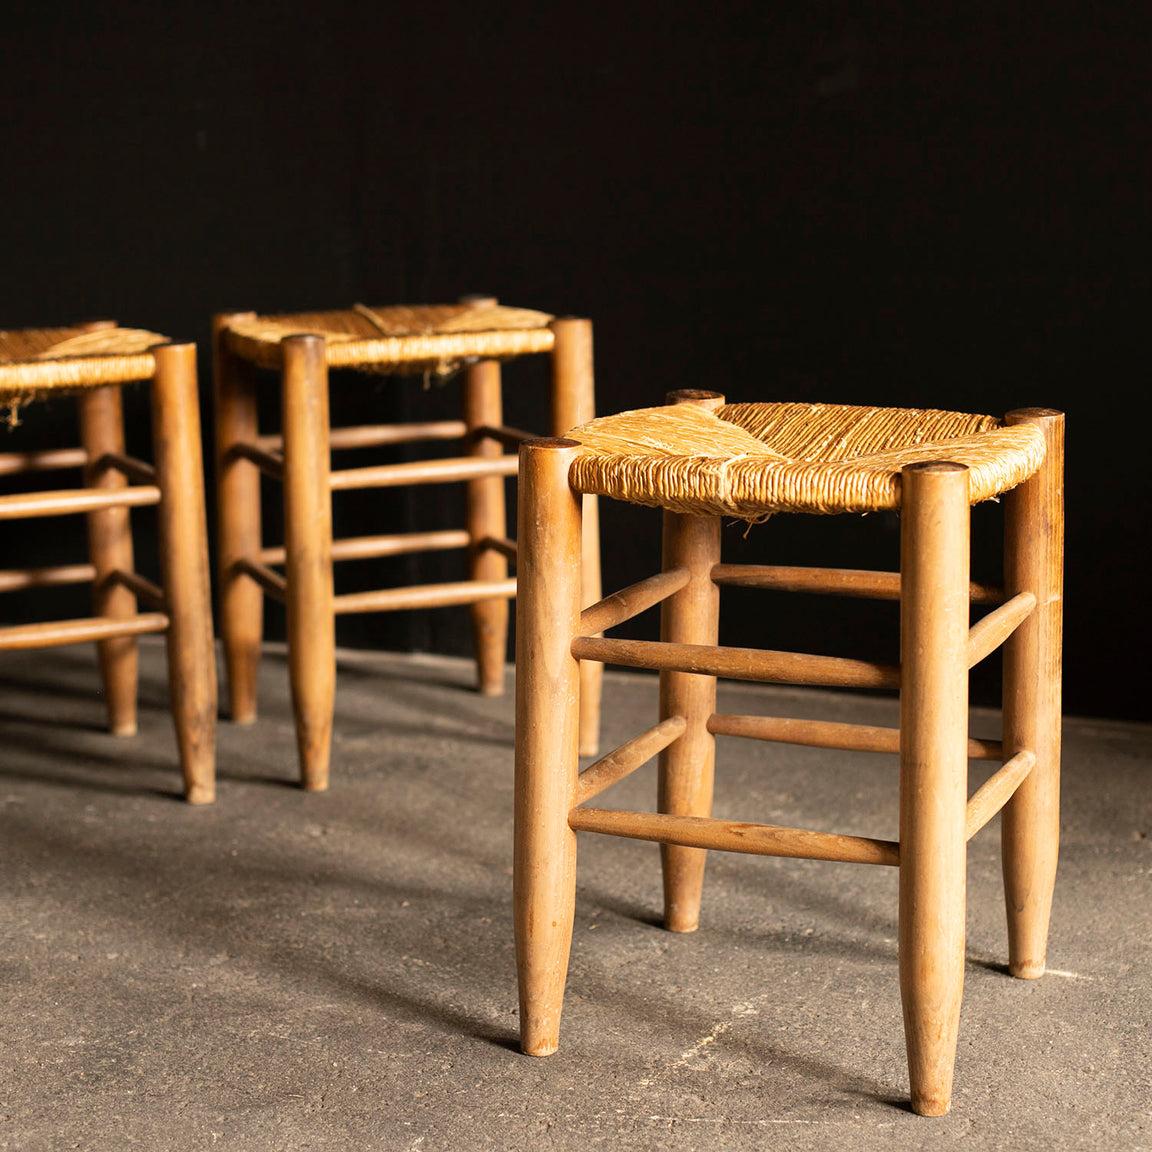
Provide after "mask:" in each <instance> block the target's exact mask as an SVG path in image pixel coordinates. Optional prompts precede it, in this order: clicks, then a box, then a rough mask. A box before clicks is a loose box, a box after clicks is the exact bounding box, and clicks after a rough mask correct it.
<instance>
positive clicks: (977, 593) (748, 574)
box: [712, 564, 1004, 604]
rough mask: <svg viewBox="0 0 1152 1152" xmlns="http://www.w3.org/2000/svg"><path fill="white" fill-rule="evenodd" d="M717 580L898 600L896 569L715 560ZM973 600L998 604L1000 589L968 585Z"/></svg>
mask: <svg viewBox="0 0 1152 1152" xmlns="http://www.w3.org/2000/svg"><path fill="white" fill-rule="evenodd" d="M712 579H713V580H715V581H716V583H717V584H725V585H731V586H733V587H739V588H774V589H776V590H777V591H779V592H808V593H811V594H813V595H819V596H850V597H863V598H865V599H869V600H899V599H900V573H899V572H871V571H866V570H863V569H857V568H794V567H788V566H783V565H776V564H717V565H716V567H715V569H714V570H713V572H712ZM969 598H970V599H971V601H972V603H973V604H999V603H1000V602H1001V601H1002V600H1003V599H1004V591H1003V589H1002V588H997V587H996V586H995V585H992V584H977V583H975V582H973V583H971V584H970V585H969Z"/></svg>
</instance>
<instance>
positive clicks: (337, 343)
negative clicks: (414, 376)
mask: <svg viewBox="0 0 1152 1152" xmlns="http://www.w3.org/2000/svg"><path fill="white" fill-rule="evenodd" d="M551 320H552V317H551V316H549V315H548V314H547V313H544V312H534V311H531V310H530V309H527V308H505V307H502V306H500V305H496V304H487V303H482V304H467V303H465V304H436V305H431V304H429V305H417V306H408V305H399V306H392V307H387V308H369V307H366V306H365V305H363V304H357V305H354V306H353V307H352V308H348V309H344V310H341V311H336V312H297V313H293V314H290V315H278V316H234V317H232V318H231V319H230V320H229V322H228V327H227V337H226V338H227V341H228V346H229V348H230V349H231V350H232V351H233V352H234V353H235V354H236V355H237V356H241V357H243V358H244V359H245V360H250V361H251V362H253V363H255V364H258V365H260V366H261V367H263V368H278V367H279V366H280V362H281V357H280V342H281V341H282V340H283V339H284V338H285V337H286V336H298V335H318V336H323V337H324V338H325V346H326V355H327V359H328V365H329V367H331V368H356V369H360V370H361V371H367V372H387V373H409V372H432V373H434V374H436V375H448V374H450V373H451V372H454V371H455V370H456V369H457V368H458V367H459V366H460V364H461V363H463V362H466V361H472V360H477V359H483V360H502V359H506V358H508V357H512V356H524V355H529V354H532V353H538V352H548V351H551V349H552V344H553V333H552V329H551V328H550V327H549V326H548V325H549V323H550V321H551Z"/></svg>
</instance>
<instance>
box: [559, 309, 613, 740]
mask: <svg viewBox="0 0 1152 1152" xmlns="http://www.w3.org/2000/svg"><path fill="white" fill-rule="evenodd" d="M552 331H553V332H554V333H555V336H556V343H555V345H554V347H553V351H552V434H553V435H554V436H564V435H565V434H566V433H568V432H569V431H571V430H572V429H573V428H575V427H576V426H577V425H578V424H586V423H587V422H588V421H589V420H591V419H593V418H594V417H595V415H596V378H595V374H594V372H593V359H592V321H591V320H583V319H578V318H574V317H564V318H562V319H559V320H554V321H553V322H552ZM583 501H584V538H583V541H582V544H581V554H580V566H581V571H582V573H583V585H582V593H581V604H582V606H583V607H584V608H587V607H588V605H589V604H595V603H596V601H597V600H599V599H600V596H601V592H600V508H599V503H598V502H597V499H596V497H595V496H585V497H583ZM603 680H604V665H603V664H599V663H597V662H596V661H594V660H585V661H583V662H582V663H581V665H580V755H581V756H594V755H596V753H597V751H598V750H599V747H600V697H601V694H602V691H603Z"/></svg>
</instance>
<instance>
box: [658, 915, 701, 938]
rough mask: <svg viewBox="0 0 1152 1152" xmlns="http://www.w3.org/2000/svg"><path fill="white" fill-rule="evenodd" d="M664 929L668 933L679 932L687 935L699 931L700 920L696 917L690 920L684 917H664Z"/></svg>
mask: <svg viewBox="0 0 1152 1152" xmlns="http://www.w3.org/2000/svg"><path fill="white" fill-rule="evenodd" d="M664 927H665V928H666V929H667V930H668V931H669V932H680V933H683V934H687V933H689V932H695V931H697V929H699V927H700V918H699V917H698V916H697V917H694V918H692V919H689V918H688V917H686V916H665V917H664Z"/></svg>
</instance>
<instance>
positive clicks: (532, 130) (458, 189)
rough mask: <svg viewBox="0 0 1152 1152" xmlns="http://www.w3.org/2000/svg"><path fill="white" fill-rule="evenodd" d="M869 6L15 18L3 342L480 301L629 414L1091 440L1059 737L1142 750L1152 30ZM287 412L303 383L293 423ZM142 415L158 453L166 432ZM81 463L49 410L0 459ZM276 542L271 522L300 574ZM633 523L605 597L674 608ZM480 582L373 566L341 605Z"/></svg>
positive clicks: (841, 534) (81, 12)
mask: <svg viewBox="0 0 1152 1152" xmlns="http://www.w3.org/2000/svg"><path fill="white" fill-rule="evenodd" d="M857 7H860V8H863V7H865V6H855V5H852V6H849V5H836V4H818V3H817V4H807V5H785V4H766V3H763V2H761V3H748V4H739V3H719V4H709V5H681V4H663V5H647V4H642V5H628V4H616V5H614V6H600V5H596V4H579V5H565V6H563V7H561V6H559V5H547V4H545V5H529V4H525V3H518V4H506V5H501V4H495V5H484V6H478V5H475V6H466V5H463V4H459V5H457V4H439V3H423V4H419V5H413V4H408V5H405V6H390V5H379V4H376V5H367V4H352V3H329V4H327V5H325V6H323V7H320V6H317V5H307V6H305V5H302V4H292V3H286V4H276V5H272V4H243V5H240V4H229V5H222V4H211V3H197V4H190V3H184V2H179V3H170V4H156V3H148V4H130V3H119V4H117V3H112V4H105V5H87V6H79V5H59V4H51V3H47V2H41V3H35V4H32V3H15V4H13V3H8V4H6V5H5V9H4V11H5V17H4V24H3V30H2V31H3V36H2V39H0V53H2V61H3V66H2V67H0V110H2V115H3V122H2V127H0V188H2V192H3V212H2V213H0V253H2V254H3V257H2V258H3V273H4V274H3V277H2V278H0V325H3V326H5V327H19V326H32V325H55V324H60V323H66V322H71V321H74V320H79V319H87V318H92V317H97V316H112V317H115V318H117V319H119V320H120V321H121V322H122V323H124V324H127V325H131V326H138V327H147V328H153V329H155V330H157V331H160V332H164V333H167V334H169V335H172V336H175V337H178V338H186V339H187V338H190V339H195V340H197V341H198V342H200V343H201V345H202V347H204V348H206V343H207V335H208V327H209V316H210V314H211V313H212V312H214V311H219V310H228V309H254V310H258V311H275V310H289V309H298V308H300V309H304V308H308V309H310V308H332V307H342V306H346V305H349V304H351V303H352V302H354V301H363V302H366V303H372V304H387V303H397V302H423V301H446V300H453V299H455V298H456V297H458V296H459V295H461V294H463V293H468V292H483V293H491V294H494V295H497V296H499V297H500V299H502V300H503V301H505V302H506V303H509V304H515V305H521V306H526V307H536V308H541V309H544V310H547V311H553V312H558V313H576V314H585V315H589V316H591V317H592V318H593V319H594V320H595V322H596V326H597V327H596V338H597V371H598V389H599V408H600V410H601V411H602V412H608V411H613V410H620V409H623V408H627V407H637V406H643V405H646V404H651V403H656V402H659V400H660V399H661V397H662V396H663V394H664V392H665V391H667V390H668V389H670V388H678V387H702V388H712V389H716V390H719V391H723V392H725V393H726V394H727V395H728V396H729V398H731V399H734V400H760V399H780V400H783V399H789V400H793V399H803V400H807V399H819V400H829V401H844V402H857V403H875V404H909V405H920V406H936V407H948V408H960V409H969V410H974V411H988V412H994V413H999V412H1003V411H1006V410H1008V409H1011V408H1014V407H1020V406H1025V405H1043V406H1049V407H1058V408H1062V409H1064V410H1065V411H1066V412H1067V413H1068V453H1069V455H1068V486H1067V490H1068V554H1067V555H1068V559H1067V634H1066V661H1065V668H1066V707H1067V710H1068V711H1069V712H1073V713H1080V714H1096V715H1103V716H1120V717H1132V718H1138V719H1145V718H1147V716H1148V711H1147V706H1146V674H1145V659H1146V657H1145V654H1146V653H1147V651H1148V650H1149V647H1150V644H1152V635H1150V626H1149V615H1148V613H1147V611H1146V590H1147V584H1148V577H1147V573H1148V569H1149V542H1148V529H1149V518H1148V515H1147V511H1146V510H1147V508H1148V501H1149V496H1150V486H1149V474H1150V469H1149V465H1148V452H1147V443H1148V423H1149V415H1148V407H1149V405H1148V401H1147V398H1146V397H1147V385H1146V379H1147V370H1146V365H1145V357H1144V337H1143V336H1142V335H1141V333H1142V332H1144V331H1146V328H1147V321H1148V311H1149V308H1148V306H1149V301H1150V293H1149V290H1148V289H1149V283H1148V281H1149V270H1148V269H1149V264H1148V258H1149V251H1150V250H1149V245H1148V240H1149V219H1148V212H1147V202H1148V195H1149V179H1148V177H1149V158H1148V157H1149V147H1148V143H1149V141H1148V132H1147V128H1148V116H1147V113H1148V101H1147V88H1148V59H1149V57H1148V47H1149V41H1148V35H1147V32H1148V29H1147V27H1146V25H1145V22H1144V21H1143V20H1141V21H1140V22H1139V23H1137V21H1136V18H1135V14H1136V13H1137V12H1138V10H1139V8H1138V6H1135V5H1133V6H1130V7H1129V8H1128V9H1127V11H1128V12H1129V13H1130V14H1131V18H1130V19H1129V18H1127V17H1125V16H1124V14H1123V13H1124V11H1125V8H1124V6H1118V7H1116V8H1111V7H1106V8H1103V9H1101V8H1096V9H1089V8H1086V9H1085V11H1084V12H1083V13H1082V14H1080V15H1076V14H1073V13H1070V12H1060V11H1058V10H1057V9H1055V8H1053V7H1052V6H1045V7H1043V8H1042V9H1039V10H1038V11H1037V12H1029V11H1026V10H1025V8H1024V7H1023V6H1017V5H1001V6H998V7H990V8H989V9H986V10H983V11H978V10H977V9H976V8H973V7H966V8H964V9H963V15H962V16H959V17H953V16H950V15H947V14H945V13H943V12H942V11H940V10H939V9H934V8H933V6H927V5H924V6H908V8H907V10H901V9H897V8H892V7H886V6H883V5H881V6H879V7H875V6H872V7H870V8H869V10H868V12H867V13H866V14H860V13H858V12H857V13H855V14H850V13H853V12H855V9H857ZM201 370H202V374H203V375H202V380H203V384H204V392H205V395H207V393H208V387H207V385H208V380H209V375H208V363H207V360H206V358H204V357H202V361H201ZM506 381H507V385H508V387H507V409H508V413H507V415H508V421H509V423H513V424H517V425H521V426H529V427H533V426H534V427H544V426H545V424H546V418H545V411H546V408H545V395H546V389H545V384H546V375H545V367H544V365H543V363H535V364H532V363H528V362H522V363H518V364H514V365H511V366H509V368H508V369H507V370H506ZM457 395H458V390H457V387H456V386H455V385H453V384H449V385H447V386H446V387H445V388H444V389H440V390H433V391H428V392H425V391H423V390H422V389H421V387H420V384H419V383H418V382H413V381H411V380H408V381H395V380H375V379H370V378H366V377H362V376H355V375H353V376H344V377H336V378H335V379H334V389H333V407H334V419H336V420H343V421H345V422H347V421H352V420H369V419H370V420H373V421H376V420H381V421H383V420H390V419H404V418H415V417H416V416H417V415H418V414H419V415H424V414H429V415H431V414H433V413H438V412H444V413H448V412H451V411H452V410H453V408H454V405H455V402H456V397H457ZM274 398H275V389H274V388H273V387H272V386H271V382H270V386H269V389H268V400H269V405H268V416H269V420H270V421H271V420H272V419H273V418H274V405H273V403H272V401H273V400H274ZM129 412H130V416H131V418H132V431H131V438H132V441H133V443H134V444H135V446H136V447H137V449H138V450H139V451H141V452H144V451H145V450H146V442H147V406H146V403H145V402H144V397H143V396H142V395H136V396H134V397H133V398H132V400H131V401H130V404H129ZM205 417H206V420H207V419H209V418H210V412H208V411H207V410H206V411H205ZM74 429H75V416H74V405H73V404H71V403H70V402H68V401H66V400H57V401H55V402H53V403H51V404H49V405H45V406H40V407H38V408H34V409H32V410H30V411H29V412H28V413H27V414H26V415H25V424H24V426H23V427H22V428H20V429H19V430H17V431H15V432H13V433H12V435H11V436H10V437H8V436H6V435H5V434H3V433H0V439H7V440H9V442H10V444H11V446H12V448H13V449H15V448H17V447H18V446H20V447H23V446H31V445H32V444H40V443H47V442H50V441H61V440H74ZM362 458H363V462H365V463H368V462H370V461H371V459H372V458H373V457H372V454H371V453H368V454H364V455H363V457H362ZM269 495H270V496H271V495H272V494H271V493H269ZM336 499H337V506H336V518H337V530H338V534H342V535H348V534H360V533H364V534H366V533H371V532H378V531H387V530H392V529H394V530H411V529H413V528H415V527H433V526H436V525H449V524H459V523H460V522H461V521H460V509H461V494H460V492H459V491H457V490H456V489H449V488H423V489H419V490H416V491H415V492H413V493H408V494H405V493H396V492H368V493H359V494H348V495H345V496H338V497H337V498H336ZM137 519H138V520H139V521H140V525H141V531H140V533H139V535H138V542H139V551H140V554H141V563H140V567H141V568H142V570H145V571H149V570H152V571H154V564H153V562H152V552H153V551H154V523H153V521H152V520H151V519H150V518H149V516H148V514H146V513H145V514H137ZM278 520H279V517H278V516H277V515H276V514H275V507H274V505H273V506H272V507H271V510H270V512H269V515H268V517H267V523H268V534H269V538H270V539H271V538H272V537H274V536H275V534H276V532H277V530H278ZM604 521H605V523H604V545H605V549H604V555H605V575H606V583H607V585H608V586H618V585H622V584H625V583H628V582H630V581H632V580H634V579H638V578H639V577H641V576H643V575H646V574H648V573H649V572H650V571H652V570H653V569H654V567H655V565H656V563H657V562H658V556H659V546H658V540H657V533H658V523H657V521H658V517H656V516H655V515H653V514H650V513H648V512H644V511H641V510H636V509H630V508H625V507H622V506H618V505H617V506H612V507H609V508H607V509H606V511H605V516H604ZM975 524H976V550H975V554H974V564H975V571H976V574H977V575H978V576H983V577H989V578H995V576H996V575H997V566H998V559H997V545H998V539H999V515H998V512H997V510H996V509H995V507H994V506H988V507H984V508H980V509H978V510H977V512H976V515H975ZM897 535H898V533H897V526H896V522H895V518H894V517H891V516H874V517H867V518H859V517H837V518H833V519H828V520H823V519H815V518H796V517H793V518H787V517H785V518H778V519H776V520H774V521H772V522H770V523H768V524H766V525H764V526H761V527H757V528H754V529H752V530H751V532H749V533H748V534H747V536H746V537H745V535H744V530H743V528H742V527H741V526H733V527H731V528H729V529H728V530H727V531H726V540H727V544H726V547H727V548H728V550H729V557H730V558H731V559H746V560H759V561H762V562H763V561H776V562H784V563H788V562H802V563H840V564H844V565H847V566H853V567H869V566H877V567H889V568H894V567H895V566H896V563H897ZM82 550H83V533H82V529H81V526H80V525H79V524H78V523H76V521H75V520H74V519H68V520H56V521H42V522H39V523H38V524H33V525H17V526H7V527H6V528H5V533H4V545H3V549H2V551H3V556H2V558H0V564H2V565H3V566H4V567H12V566H16V565H24V564H30V563H36V562H51V561H54V560H55V561H60V562H63V561H65V560H66V559H72V560H74V559H78V558H79V556H80V555H81V554H82ZM461 565H462V560H461V559H460V557H459V556H458V555H452V556H437V557H429V558H422V559H419V560H414V559H409V560H402V561H394V562H379V561H377V562H373V563H371V564H367V565H353V566H349V567H347V568H346V567H345V566H341V570H340V572H339V575H338V581H339V583H338V587H340V588H341V589H352V588H356V587H370V586H381V585H384V584H388V583H407V582H412V581H415V580H419V579H446V578H453V577H455V576H458V575H459V573H460V572H461V570H462V569H461ZM726 596H727V597H728V598H727V599H726V601H725V604H726V609H725V620H724V627H723V632H724V635H723V639H725V640H726V641H727V642H729V643H743V644H762V645H767V646H772V647H779V648H794V649H807V650H810V651H821V652H835V653H839V654H845V655H861V656H865V655H875V656H877V657H880V658H887V659H890V658H894V656H895V645H896V637H895V628H894V626H895V622H896V617H895V611H894V608H893V607H892V606H891V605H867V604H862V603H860V602H839V601H834V600H829V599H809V598H804V597H801V598H797V599H796V601H795V602H794V603H792V602H789V601H785V600H784V599H782V598H781V597H778V596H776V595H771V594H764V593H761V594H748V593H744V594H741V593H738V592H733V593H731V594H727V593H726ZM84 601H85V594H84V593H83V592H82V591H81V590H75V589H73V590H64V591H55V592H51V593H43V592H42V593H39V594H38V595H37V597H36V598H35V599H34V600H33V599H32V598H31V597H24V596H23V595H21V596H18V597H11V598H9V600H7V601H6V603H5V612H6V613H7V614H8V617H9V618H10V619H23V618H28V616H30V615H32V614H36V615H40V616H43V615H45V614H55V613H60V614H64V613H67V614H85V613H86V606H85V602H84ZM268 616H269V622H268V630H269V635H270V636H277V635H282V634H283V630H282V617H281V614H280V610H279V608H278V607H276V606H272V607H271V608H270V609H269V614H268ZM651 626H652V625H651V622H649V621H647V620H646V621H644V622H641V623H640V624H638V625H637V630H636V631H634V633H633V634H639V635H644V634H649V633H648V631H647V629H649V628H651ZM339 640H340V642H341V643H342V644H345V645H366V646H380V647H389V648H415V649H425V650H433V651H442V652H459V653H463V652H467V651H468V650H469V646H470V644H469V628H468V620H467V614H466V612H465V611H463V610H455V609H449V610H442V611H439V612H436V613H422V614H414V613H410V614H403V615H396V616H366V617H363V616H362V617H353V618H347V619H345V620H343V621H342V622H341V624H340V632H339ZM991 665H993V666H990V667H989V668H986V669H985V668H982V669H980V670H979V671H978V673H977V676H976V679H975V684H974V692H975V697H976V698H977V699H978V700H981V701H985V702H987V701H993V700H994V699H995V693H996V691H997V684H996V679H995V676H996V670H995V667H994V665H995V661H992V662H991Z"/></svg>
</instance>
